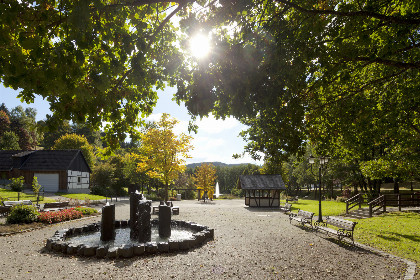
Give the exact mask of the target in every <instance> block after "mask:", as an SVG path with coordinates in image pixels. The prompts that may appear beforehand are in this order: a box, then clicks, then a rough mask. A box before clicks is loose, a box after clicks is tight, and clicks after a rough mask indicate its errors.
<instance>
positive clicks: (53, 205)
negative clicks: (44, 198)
mask: <svg viewBox="0 0 420 280" xmlns="http://www.w3.org/2000/svg"><path fill="white" fill-rule="evenodd" d="M67 206H69V202H68V201H64V202H50V203H44V207H43V208H42V211H44V212H46V211H60V210H63V209H65V208H67Z"/></svg>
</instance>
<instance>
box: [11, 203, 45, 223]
mask: <svg viewBox="0 0 420 280" xmlns="http://www.w3.org/2000/svg"><path fill="white" fill-rule="evenodd" d="M38 215H39V213H38V211H37V210H36V208H35V207H34V206H32V205H23V204H20V205H15V206H13V207H12V210H11V211H10V214H9V216H7V219H6V223H8V224H29V223H33V222H36V221H37V220H38Z"/></svg>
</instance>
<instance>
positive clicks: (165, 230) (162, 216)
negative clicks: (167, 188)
mask: <svg viewBox="0 0 420 280" xmlns="http://www.w3.org/2000/svg"><path fill="white" fill-rule="evenodd" d="M159 236H160V237H162V238H165V237H167V238H169V237H171V207H170V206H167V205H159Z"/></svg>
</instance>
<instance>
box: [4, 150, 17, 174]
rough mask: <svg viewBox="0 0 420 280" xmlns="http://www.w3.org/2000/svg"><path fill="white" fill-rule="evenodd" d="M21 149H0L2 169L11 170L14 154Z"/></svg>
mask: <svg viewBox="0 0 420 280" xmlns="http://www.w3.org/2000/svg"><path fill="white" fill-rule="evenodd" d="M19 152H21V151H0V171H9V170H11V169H12V168H13V158H12V156H13V155H15V154H18V153H19Z"/></svg>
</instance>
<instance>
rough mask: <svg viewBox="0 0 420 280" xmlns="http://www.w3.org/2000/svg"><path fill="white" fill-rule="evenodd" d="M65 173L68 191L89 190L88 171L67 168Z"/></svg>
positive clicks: (86, 191) (85, 191)
mask: <svg viewBox="0 0 420 280" xmlns="http://www.w3.org/2000/svg"><path fill="white" fill-rule="evenodd" d="M67 175H68V176H67V190H68V192H69V193H79V192H80V193H88V192H89V172H81V171H73V170H68V171H67ZM79 177H80V183H79V179H78V178H79Z"/></svg>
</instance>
